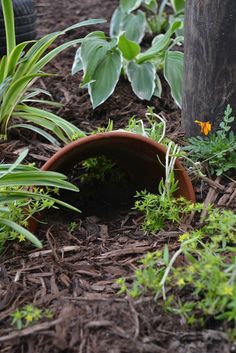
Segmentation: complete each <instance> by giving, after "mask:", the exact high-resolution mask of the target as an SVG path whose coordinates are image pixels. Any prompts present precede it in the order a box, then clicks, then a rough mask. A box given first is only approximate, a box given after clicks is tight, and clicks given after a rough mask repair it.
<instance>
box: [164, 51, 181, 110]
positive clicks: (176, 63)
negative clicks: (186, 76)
mask: <svg viewBox="0 0 236 353" xmlns="http://www.w3.org/2000/svg"><path fill="white" fill-rule="evenodd" d="M183 70H184V54H183V53H181V52H178V51H167V52H166V55H165V64H164V76H165V79H166V81H167V82H168V83H169V85H170V89H171V95H172V97H173V98H174V100H175V103H176V104H177V105H178V106H179V107H180V108H181V106H182V87H183Z"/></svg>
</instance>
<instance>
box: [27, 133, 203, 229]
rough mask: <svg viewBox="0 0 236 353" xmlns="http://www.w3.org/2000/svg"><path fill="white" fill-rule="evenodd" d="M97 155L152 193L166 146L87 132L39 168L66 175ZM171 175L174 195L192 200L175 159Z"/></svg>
mask: <svg viewBox="0 0 236 353" xmlns="http://www.w3.org/2000/svg"><path fill="white" fill-rule="evenodd" d="M100 155H104V156H107V157H108V158H109V159H111V160H112V161H114V162H115V163H116V164H117V165H118V166H120V167H121V168H122V169H124V171H126V172H127V175H128V176H129V177H130V179H131V181H132V182H133V183H134V185H135V187H136V188H137V189H136V190H144V189H146V190H148V191H150V192H154V193H156V192H157V190H158V184H159V182H160V180H161V179H162V178H164V177H165V168H164V165H165V155H166V148H165V147H164V146H163V145H161V144H159V143H157V142H155V141H153V140H151V139H149V138H146V137H144V136H141V135H138V134H134V133H129V132H123V131H115V132H106V133H100V134H96V135H90V136H88V137H84V138H81V139H79V140H77V141H74V142H72V143H70V144H68V145H66V146H65V147H63V148H61V149H60V150H59V151H58V152H56V153H55V154H54V155H53V156H52V157H51V158H50V159H49V160H48V161H47V162H46V164H44V166H43V168H42V170H52V171H57V172H61V173H64V174H65V175H67V174H69V173H70V171H71V170H72V169H73V167H74V166H75V165H76V164H78V163H79V162H81V161H84V160H86V159H88V158H91V157H97V156H100ZM175 178H176V180H177V181H178V190H177V191H176V193H175V196H176V197H179V196H183V197H185V198H186V199H187V200H189V201H192V202H195V201H196V199H195V193H194V190H193V186H192V183H191V180H190V178H189V176H188V175H187V172H186V170H185V169H184V167H183V166H182V164H181V163H180V161H179V160H176V163H175ZM36 227H37V225H36V222H35V223H34V222H31V225H30V228H31V230H33V231H34V230H36Z"/></svg>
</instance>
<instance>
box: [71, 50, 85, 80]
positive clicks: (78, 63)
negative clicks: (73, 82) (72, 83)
mask: <svg viewBox="0 0 236 353" xmlns="http://www.w3.org/2000/svg"><path fill="white" fill-rule="evenodd" d="M81 70H83V63H82V60H81V56H80V48H79V49H77V50H76V53H75V58H74V62H73V65H72V69H71V74H72V75H75V74H77V72H79V71H81Z"/></svg>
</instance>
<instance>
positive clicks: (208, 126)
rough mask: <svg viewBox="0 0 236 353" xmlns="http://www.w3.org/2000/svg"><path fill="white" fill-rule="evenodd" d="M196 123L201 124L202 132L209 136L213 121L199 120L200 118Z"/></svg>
mask: <svg viewBox="0 0 236 353" xmlns="http://www.w3.org/2000/svg"><path fill="white" fill-rule="evenodd" d="M195 123H196V124H198V126H200V128H201V133H202V134H204V135H205V136H207V135H208V134H209V132H211V128H212V126H211V123H210V121H206V122H203V121H199V120H195Z"/></svg>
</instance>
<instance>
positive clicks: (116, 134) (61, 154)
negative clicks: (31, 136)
mask: <svg viewBox="0 0 236 353" xmlns="http://www.w3.org/2000/svg"><path fill="white" fill-rule="evenodd" d="M120 138H126V139H132V140H136V141H137V140H138V141H141V142H144V143H145V144H147V145H149V146H151V147H154V148H156V149H157V150H158V151H160V153H162V154H164V155H165V154H166V151H167V148H166V147H165V146H164V145H162V144H161V143H159V142H156V141H154V140H152V139H150V138H149V137H146V136H143V135H140V134H136V133H133V132H127V131H123V130H116V131H111V132H102V133H96V134H94V135H89V136H85V137H81V138H79V139H78V140H76V141H72V142H70V143H69V144H67V145H65V146H64V147H62V148H60V149H59V150H58V151H57V152H56V153H55V154H53V156H52V157H50V158H49V160H48V161H47V162H46V163H45V164H44V165H43V167H42V168H41V169H42V170H50V168H53V166H54V164H55V163H56V162H57V161H58V160H60V159H65V160H66V158H67V155H68V154H69V153H70V152H71V151H73V150H74V149H76V148H77V147H78V146H80V145H83V144H87V143H88V142H94V141H99V140H101V139H105V140H106V139H107V140H108V139H120ZM175 166H176V168H177V169H178V170H179V171H180V173H181V178H182V179H183V181H184V183H185V185H186V188H187V189H188V193H189V200H191V201H192V202H193V203H194V202H196V196H195V192H194V189H193V186H192V183H191V180H190V178H189V176H188V174H187V171H186V169H185V168H184V167H183V165H182V163H181V162H180V160H179V159H176V163H175Z"/></svg>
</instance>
